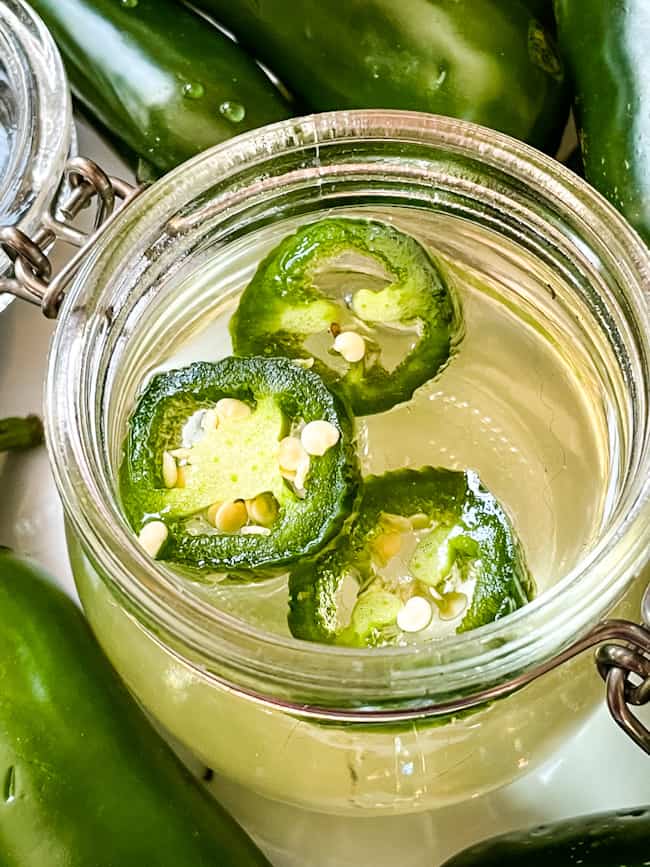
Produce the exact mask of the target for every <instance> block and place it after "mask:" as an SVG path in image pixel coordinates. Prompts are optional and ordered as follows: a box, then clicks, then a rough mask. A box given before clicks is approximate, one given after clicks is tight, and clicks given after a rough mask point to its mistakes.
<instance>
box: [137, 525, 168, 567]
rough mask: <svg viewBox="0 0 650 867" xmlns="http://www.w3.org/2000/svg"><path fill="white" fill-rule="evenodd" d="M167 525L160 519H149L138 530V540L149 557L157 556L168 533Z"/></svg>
mask: <svg viewBox="0 0 650 867" xmlns="http://www.w3.org/2000/svg"><path fill="white" fill-rule="evenodd" d="M168 532H169V531H168V530H167V526H166V525H165V524H163V522H162V521H149V523H148V524H145V525H144V527H143V528H142V529H141V530H140V534H139V535H138V542H139V543H140V544H141V545H142V547H143V548H144V550H145V551H146V552H147V554H149V556H150V557H154V558H155V557H157V556H158V553H159V551H160V549H161V548H162V546H163V545H164V544H165V542H166V540H167V535H168Z"/></svg>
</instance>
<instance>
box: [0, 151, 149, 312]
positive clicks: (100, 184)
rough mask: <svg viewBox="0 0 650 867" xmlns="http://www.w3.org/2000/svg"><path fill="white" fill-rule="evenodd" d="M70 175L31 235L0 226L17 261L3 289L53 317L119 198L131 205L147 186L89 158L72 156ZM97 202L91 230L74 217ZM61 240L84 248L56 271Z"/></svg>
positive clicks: (1, 238) (1, 241)
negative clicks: (53, 251)
mask: <svg viewBox="0 0 650 867" xmlns="http://www.w3.org/2000/svg"><path fill="white" fill-rule="evenodd" d="M64 178H65V181H66V182H67V186H68V187H69V192H68V193H67V195H66V196H65V197H64V199H63V201H57V202H55V203H53V204H52V206H51V208H50V211H49V212H48V213H47V214H46V215H45V216H44V218H43V219H42V221H41V225H40V227H39V228H38V229H37V231H36V232H35V233H34V234H33V236H32V237H31V238H30V237H29V236H28V235H26V234H25V233H24V232H23V231H21V230H20V229H18V228H16V227H15V226H4V227H0V247H1V248H2V249H3V250H4V251H5V253H6V254H7V255H8V256H9V258H10V259H11V260H12V262H13V271H14V275H13V277H8V278H0V293H1V292H9V293H10V294H12V295H15V296H16V297H18V298H23V299H25V300H26V301H31V302H32V303H33V304H38V305H40V307H41V309H42V310H43V313H44V314H45V316H47V317H48V318H50V319H54V318H56V316H57V313H58V311H59V307H60V306H61V302H62V301H63V295H64V292H65V289H66V287H67V285H68V283H69V282H70V280H71V279H72V277H73V276H74V274H75V273H76V272H77V270H78V268H79V266H80V265H81V263H82V261H83V259H84V257H85V255H86V254H87V253H88V251H89V249H90V248H91V247H92V246H93V245H94V243H95V242H96V240H97V238H98V237H99V236H100V234H101V233H103V231H104V230H105V229H106V227H107V225H108V224H109V223H110V222H111V220H112V218H113V217H114V216H115V213H116V210H115V206H116V203H117V200H118V199H120V200H122V203H123V204H126V203H127V202H128V201H130V200H131V199H133V198H134V197H135V196H136V195H137V194H138V193H139V192H140V191H141V189H142V188H141V187H134V186H133V185H132V184H129V183H128V182H127V181H124V180H122V179H121V178H116V177H112V176H110V175H107V174H106V172H105V171H104V170H103V169H101V168H100V167H99V166H98V165H97V163H95V162H93V161H92V160H89V159H87V158H86V157H73V158H71V159H70V160H68V162H67V164H66V167H65V174H64ZM93 203H94V204H95V206H96V210H95V216H94V221H93V228H92V230H91V232H90V233H85V232H82V231H80V230H79V229H77V228H75V226H74V225H73V221H74V219H75V217H77V216H78V215H79V214H80V213H81V211H83V210H84V209H85V208H87V207H89V206H90V205H91V204H93ZM57 240H61V241H64V242H66V243H68V244H72V245H73V246H75V247H79V248H80V249H79V251H78V252H77V253H76V255H75V256H74V257H73V258H72V259H71V260H70V261H69V262H68V263H67V264H66V265H65V267H64V268H63V269H62V270H61V271H60V272H59V273H58V274H56V275H53V273H52V263H51V261H50V259H49V257H48V255H47V251H48V250H49V249H50V247H51V246H52V245H53V244H54V243H55V241H57Z"/></svg>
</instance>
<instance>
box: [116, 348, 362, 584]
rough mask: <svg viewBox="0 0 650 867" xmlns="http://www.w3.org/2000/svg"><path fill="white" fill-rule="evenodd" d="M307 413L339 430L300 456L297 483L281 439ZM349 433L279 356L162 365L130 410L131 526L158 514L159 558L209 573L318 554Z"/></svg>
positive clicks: (336, 499) (125, 475) (339, 490)
mask: <svg viewBox="0 0 650 867" xmlns="http://www.w3.org/2000/svg"><path fill="white" fill-rule="evenodd" d="M312 421H319V422H323V423H325V425H326V426H325V430H326V431H330V430H331V431H335V432H336V437H334V436H330V438H329V439H328V440H327V443H326V445H327V447H326V448H325V449H324V451H323V453H322V454H319V455H315V456H307V460H308V463H307V465H306V466H304V467H303V468H302V484H301V487H300V489H299V490H298V489H297V487H296V485H295V484H294V483H293V481H292V478H293V476H292V474H290V473H289V474H288V473H287V472H286V471H284V470H283V468H282V467H281V465H280V459H279V458H280V452H281V443H282V441H283V440H285V439H286V438H287V436H288V435H289V434H291V432H292V431H298V432H299V431H300V429H301V427H304V426H306V425H307V424H309V423H310V422H312ZM321 426H322V425H321ZM352 434H353V423H352V420H351V418H350V416H349V414H348V411H347V409H346V408H345V405H344V404H343V403H342V402H341V400H340V399H339V398H338V397H337V396H336V395H333V394H332V393H331V392H330V391H329V390H328V389H327V388H326V387H325V385H324V383H323V381H322V379H321V378H320V377H319V376H318V375H317V374H316V373H314V372H313V371H310V370H304V369H303V368H301V367H299V366H298V365H296V364H295V363H293V362H291V361H289V360H288V359H286V358H226V359H223V360H222V361H218V362H216V363H207V362H198V363H196V364H192V365H190V366H189V367H186V368H183V369H180V370H172V371H169V372H166V373H160V374H158V375H157V376H155V377H154V378H153V379H152V380H151V382H150V383H149V384H148V386H147V387H146V389H145V391H144V393H143V394H142V396H141V398H140V400H139V403H138V405H137V407H136V409H135V411H134V413H133V415H132V417H131V421H130V426H129V432H128V436H127V440H126V446H125V454H124V459H123V463H122V467H121V493H122V502H123V506H124V510H125V512H126V515H127V517H128V519H129V521H130V523H131V525H132V526H133V528H134V530H135V531H136V532H137V533H140V532H141V530H142V527H143V525H146V523H147V522H148V521H151V520H156V521H158V522H164V525H165V526H166V527H167V530H168V534H167V536H166V538H165V539H164V542H162V543H161V545H160V548H159V550H158V551H157V556H158V557H160V558H162V559H165V560H170V561H173V562H175V563H179V564H185V565H188V566H193V567H198V568H199V569H206V570H207V569H209V570H213V571H231V570H237V571H241V570H252V569H258V568H269V567H271V568H273V567H281V566H283V565H286V564H288V563H292V562H293V561H294V560H296V559H297V558H299V557H304V556H307V555H310V554H314V553H315V552H317V551H318V550H319V549H320V548H321V547H322V546H323V544H324V543H325V542H327V541H328V540H329V539H331V538H332V537H333V536H334V535H335V534H336V533H337V532H338V530H339V529H340V527H341V525H342V523H343V521H344V519H345V517H346V516H347V515H348V513H349V512H350V509H351V507H352V503H353V500H354V497H355V492H356V488H357V481H358V468H357V460H356V455H355V452H354V448H353V446H352ZM170 461H171V463H170ZM251 577H252V576H251ZM256 577H260V576H259V575H258V576H256Z"/></svg>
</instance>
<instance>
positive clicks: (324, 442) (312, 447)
mask: <svg viewBox="0 0 650 867" xmlns="http://www.w3.org/2000/svg"><path fill="white" fill-rule="evenodd" d="M340 436H341V435H340V433H339V432H338V430H337V429H336V428H335V427H334V425H333V424H331V423H330V422H329V421H322V420H319V421H310V422H309V423H308V424H306V425H305V426H304V428H303V429H302V433H301V434H300V442H301V443H302V445H303V448H304V450H305V451H306V452H307V454H308V455H316V456H318V457H320V456H322V455H324V454H325V452H326V451H327V450H328V449H331V448H332V446H335V445H336V444H337V442H338V441H339V438H340Z"/></svg>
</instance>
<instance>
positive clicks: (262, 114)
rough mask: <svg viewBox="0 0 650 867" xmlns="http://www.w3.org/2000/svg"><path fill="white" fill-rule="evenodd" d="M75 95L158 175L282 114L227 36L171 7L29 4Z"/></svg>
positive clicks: (64, 1)
mask: <svg viewBox="0 0 650 867" xmlns="http://www.w3.org/2000/svg"><path fill="white" fill-rule="evenodd" d="M31 5H32V6H33V7H34V9H35V10H36V11H37V12H38V13H39V15H40V16H41V17H42V18H43V20H44V21H45V23H46V24H47V26H48V27H49V29H50V30H51V31H52V34H53V36H54V38H55V40H56V42H57V45H58V47H59V50H60V51H61V54H62V55H63V59H64V61H65V66H66V71H67V73H68V77H69V79H70V83H71V85H72V89H73V91H74V93H75V95H76V96H77V98H78V99H79V100H80V101H81V102H82V103H83V104H84V105H85V106H86V108H87V109H88V111H89V112H90V113H91V114H92V115H94V116H95V117H97V119H98V120H99V121H100V123H101V124H102V125H103V126H104V127H105V128H106V129H108V130H110V131H111V134H112V135H114V136H116V137H118V138H119V139H121V140H122V141H123V142H124V143H125V144H126V145H127V146H128V147H129V148H130V149H132V150H133V151H134V152H135V153H136V154H137V155H138V156H139V157H140V158H141V159H143V160H145V161H147V162H148V163H150V164H151V165H152V166H154V167H155V169H157V170H159V171H163V172H164V171H167V170H168V169H171V168H174V166H176V165H178V164H179V163H181V162H183V161H184V160H186V159H188V158H189V157H192V156H194V155H195V154H197V153H199V152H200V151H202V150H205V149H206V148H209V147H211V146H212V145H215V144H218V143H219V142H221V141H224V140H225V139H227V138H230V137H232V136H234V135H237V134H238V133H240V132H244V131H245V130H248V129H252V128H254V127H258V126H262V125H263V124H266V123H270V122H272V121H275V120H281V119H282V118H286V117H289V116H290V113H291V111H290V109H289V106H288V105H287V103H286V102H285V100H284V99H283V97H282V96H281V95H280V93H279V91H278V90H277V89H276V88H275V87H274V85H273V84H272V83H271V82H270V81H269V79H268V78H267V77H266V75H265V74H264V73H263V72H262V70H261V69H260V68H259V67H258V66H257V65H256V64H255V63H254V61H253V60H252V59H251V58H250V57H249V56H248V55H247V54H246V53H245V52H244V51H243V50H242V49H241V48H240V47H239V46H238V45H236V44H235V43H234V42H233V41H232V40H231V39H228V38H227V37H226V36H224V34H223V33H221V32H220V31H219V30H218V29H217V28H215V27H214V26H212V25H211V24H210V23H209V22H207V21H206V20H205V19H203V18H202V17H201V16H199V15H197V14H196V13H194V12H192V11H191V10H190V9H188V8H186V7H183V6H180V5H178V4H176V3H175V2H174V0H137V2H132V0H127V2H120V0H32V2H31Z"/></svg>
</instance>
